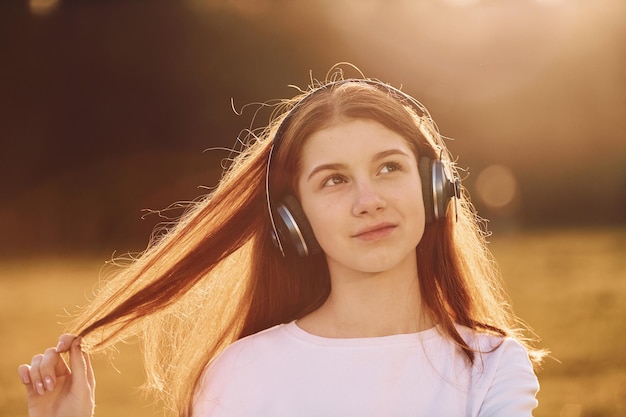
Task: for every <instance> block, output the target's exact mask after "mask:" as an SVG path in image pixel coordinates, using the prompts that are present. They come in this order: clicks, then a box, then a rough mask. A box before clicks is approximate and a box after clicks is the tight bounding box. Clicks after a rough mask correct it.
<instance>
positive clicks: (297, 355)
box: [193, 322, 539, 417]
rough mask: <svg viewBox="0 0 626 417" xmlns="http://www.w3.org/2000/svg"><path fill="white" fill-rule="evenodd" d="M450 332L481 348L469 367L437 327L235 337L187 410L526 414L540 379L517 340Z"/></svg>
mask: <svg viewBox="0 0 626 417" xmlns="http://www.w3.org/2000/svg"><path fill="white" fill-rule="evenodd" d="M458 329H459V332H460V333H461V335H462V337H463V338H464V339H465V340H466V341H467V343H468V344H469V346H470V347H473V348H475V349H478V350H480V351H481V352H483V353H477V355H476V361H475V363H474V365H473V366H470V365H469V363H468V361H467V358H466V356H465V355H464V354H463V353H462V352H460V350H459V349H458V348H457V347H456V345H455V344H454V343H453V342H451V341H450V340H449V339H447V338H445V337H444V336H443V335H442V334H441V332H440V331H439V329H438V328H437V327H434V328H432V329H429V330H426V331H423V332H419V333H413V334H399V335H392V336H384V337H373V338H350V339H336V338H325V337H320V336H315V335H312V334H310V333H307V332H305V331H304V330H302V329H301V328H300V327H298V326H297V324H296V323H295V322H291V323H288V324H282V325H278V326H275V327H272V328H271V329H267V330H265V331H262V332H259V333H257V334H255V335H252V336H248V337H246V338H243V339H241V340H238V341H237V342H235V343H233V344H232V345H230V346H229V347H228V348H226V349H225V350H224V351H223V352H222V354H220V355H219V356H218V357H217V358H216V359H215V360H214V361H213V362H212V363H211V364H210V365H209V366H208V368H207V370H206V371H205V373H204V376H203V378H202V381H201V384H200V386H199V390H198V392H197V394H196V398H195V401H194V414H193V415H194V417H252V416H254V417H266V416H267V417H281V416H284V417H309V416H310V417H332V416H337V417H339V416H341V417H352V416H354V417H368V416H371V417H383V416H394V417H401V416H413V417H418V416H419V417H422V416H423V417H447V416H467V417H469V416H480V417H488V416H489V417H491V416H502V417H518V416H519V417H522V416H523V417H528V416H531V415H532V410H533V409H534V408H535V407H536V406H537V400H536V399H535V395H536V393H537V391H538V390H539V384H538V381H537V378H536V376H535V374H534V372H533V368H532V365H531V363H530V360H529V358H528V354H527V352H526V350H525V349H524V348H523V347H522V345H520V344H519V343H518V342H517V341H515V340H513V339H506V338H505V339H504V340H502V339H501V338H497V337H495V336H489V335H484V334H478V333H474V332H473V331H471V330H470V329H467V328H464V327H459V328H458ZM500 342H502V344H501V346H499V347H497V348H496V349H495V350H494V347H495V346H497V345H498V343H500Z"/></svg>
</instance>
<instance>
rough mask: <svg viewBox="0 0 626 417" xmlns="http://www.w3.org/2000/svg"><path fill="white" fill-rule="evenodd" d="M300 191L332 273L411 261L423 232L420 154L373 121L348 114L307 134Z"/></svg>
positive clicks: (377, 268)
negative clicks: (418, 162) (342, 119)
mask: <svg viewBox="0 0 626 417" xmlns="http://www.w3.org/2000/svg"><path fill="white" fill-rule="evenodd" d="M297 184H298V192H299V196H300V202H301V204H302V208H303V209H304V213H305V214H306V216H307V218H308V220H309V221H310V223H311V226H312V227H313V231H314V233H315V237H316V238H317V240H318V242H319V243H320V246H321V247H322V249H323V250H324V252H325V254H326V258H327V261H328V265H329V268H330V271H331V273H333V272H338V271H341V270H343V271H347V270H350V271H359V272H365V273H378V272H383V271H388V270H392V269H394V268H399V267H400V268H401V267H403V266H406V265H413V266H414V265H415V262H416V261H415V248H416V246H417V244H418V243H419V241H420V239H421V238H422V235H423V233H424V224H425V217H424V203H423V201H422V190H421V181H420V177H419V172H418V168H417V158H416V156H415V154H414V153H413V151H412V150H411V148H410V146H409V145H408V144H407V142H406V141H405V140H404V138H403V137H402V136H400V135H398V134H397V133H395V132H393V131H391V130H389V129H387V128H386V127H384V126H383V125H381V124H380V123H378V122H375V121H372V120H367V119H346V120H345V121H341V122H339V123H336V124H334V125H332V126H330V127H328V128H326V129H323V130H320V131H318V132H316V133H314V134H312V135H311V136H309V137H308V138H307V141H306V143H305V145H304V148H303V150H302V155H301V166H300V172H299V177H298V183H297Z"/></svg>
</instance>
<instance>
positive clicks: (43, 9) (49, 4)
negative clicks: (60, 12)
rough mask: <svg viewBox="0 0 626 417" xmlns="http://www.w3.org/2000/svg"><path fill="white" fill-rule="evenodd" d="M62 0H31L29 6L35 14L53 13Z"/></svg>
mask: <svg viewBox="0 0 626 417" xmlns="http://www.w3.org/2000/svg"><path fill="white" fill-rule="evenodd" d="M59 3H60V0H29V1H28V7H29V9H30V11H31V13H32V14H34V15H40V16H42V15H47V14H50V13H52V12H53V11H54V10H55V9H56V8H57V7H58V6H59Z"/></svg>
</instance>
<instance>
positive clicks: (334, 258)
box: [18, 71, 542, 417]
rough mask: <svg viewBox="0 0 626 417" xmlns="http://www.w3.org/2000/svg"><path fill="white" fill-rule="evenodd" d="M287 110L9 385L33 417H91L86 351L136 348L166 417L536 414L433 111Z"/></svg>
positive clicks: (308, 97)
mask: <svg viewBox="0 0 626 417" xmlns="http://www.w3.org/2000/svg"><path fill="white" fill-rule="evenodd" d="M287 105H288V107H287V108H288V110H286V111H284V112H283V113H282V114H281V115H279V116H277V117H276V118H275V119H274V120H273V122H272V123H270V125H269V126H268V127H267V128H266V129H265V130H264V131H263V132H261V133H260V134H259V135H252V138H251V140H250V141H249V143H248V144H247V147H246V148H245V149H244V150H243V151H242V152H241V153H240V154H239V155H238V156H237V158H235V160H234V161H233V164H232V166H231V167H230V169H229V170H228V172H227V173H226V175H225V176H224V177H223V179H222V180H221V182H220V184H219V186H218V187H217V188H216V189H215V191H214V192H213V193H212V194H211V195H208V196H206V197H205V198H204V199H202V200H201V201H198V202H197V203H195V204H194V205H193V207H191V208H190V209H189V210H188V211H187V213H186V214H185V215H184V216H183V217H182V218H181V219H180V220H179V221H178V222H177V223H176V224H175V225H173V227H171V229H170V230H169V231H167V233H164V234H162V235H161V236H158V237H156V238H155V239H154V240H153V242H152V243H151V245H150V246H149V248H148V250H147V251H146V252H145V253H143V255H142V256H141V257H139V258H138V259H134V260H132V262H130V263H129V265H127V266H126V267H125V268H124V269H122V270H121V271H120V272H119V273H118V274H117V276H116V277H115V278H114V279H113V280H111V282H110V283H109V285H108V286H107V287H106V288H104V289H103V290H102V291H101V292H100V293H99V294H98V295H97V297H96V299H95V300H94V301H93V302H92V303H91V304H90V306H89V307H88V308H87V309H86V310H85V311H84V312H83V313H82V314H81V315H80V316H79V317H78V319H77V321H76V323H75V325H74V327H73V329H72V333H73V334H78V335H79V337H78V338H74V336H71V335H70V334H66V335H63V336H61V338H60V340H59V345H58V346H57V347H56V348H50V349H48V350H47V351H46V352H45V353H44V354H40V355H37V356H35V357H34V358H33V360H32V363H31V365H30V366H29V365H21V366H20V367H19V370H18V372H19V376H20V378H21V380H22V382H23V383H24V384H25V386H26V391H27V401H28V406H29V415H30V416H31V417H53V416H54V417H56V416H64V417H67V416H76V417H88V416H90V415H92V414H93V408H94V400H93V398H94V386H95V380H94V378H93V372H92V369H91V365H90V362H89V357H88V356H87V355H86V354H84V353H82V350H84V351H95V350H99V349H104V348H107V347H110V346H111V345H113V344H114V343H115V342H117V341H119V340H120V339H121V338H123V337H128V336H129V335H135V334H139V333H140V334H141V340H142V342H143V344H144V356H145V358H144V359H145V366H146V370H147V374H148V387H149V388H151V389H153V390H154V391H156V392H158V393H160V394H162V397H163V398H164V399H165V401H166V404H167V405H168V409H172V410H174V414H176V415H179V416H195V417H209V416H210V417H216V416H231V417H234V416H273V417H274V416H299V417H302V416H433V415H438V416H453V415H454V416H482V417H486V416H509V417H511V416H530V415H531V414H532V410H533V409H534V408H535V407H536V405H537V401H536V399H535V395H536V393H537V391H538V383H537V378H536V376H535V374H534V372H533V362H534V363H535V364H539V363H540V361H541V356H542V352H541V351H538V350H536V349H534V348H533V347H532V346H531V345H530V344H529V343H528V342H527V341H526V339H524V337H523V334H522V330H521V329H520V326H519V325H518V322H517V320H516V318H515V316H514V315H513V314H512V312H511V310H510V309H509V307H508V304H507V302H506V297H505V295H504V293H503V291H502V288H501V285H500V282H499V280H498V275H497V271H496V270H495V267H494V262H493V261H492V258H491V257H490V254H489V252H488V250H487V248H486V243H485V240H484V236H483V234H482V233H481V231H480V227H479V222H478V219H477V216H476V215H475V213H474V212H473V210H472V207H471V205H470V202H469V198H468V196H467V194H466V193H465V192H461V189H460V186H459V182H458V180H457V179H456V175H455V169H454V167H453V166H452V164H451V163H449V162H446V161H449V158H448V154H447V150H446V148H445V144H444V143H443V141H442V138H441V136H440V134H439V133H438V131H437V129H436V126H435V124H434V122H433V121H432V120H431V118H430V116H429V114H428V113H427V111H426V110H425V109H424V108H423V106H422V105H421V104H420V103H419V102H417V101H416V100H414V99H413V98H411V97H410V96H408V95H406V94H404V93H402V92H401V91H400V90H397V89H395V88H393V87H390V86H388V85H386V84H383V83H381V82H379V81H375V80H370V79H343V76H342V72H341V71H335V72H334V73H332V75H331V76H330V77H327V81H326V82H324V83H318V84H315V85H313V86H311V88H310V89H309V90H308V91H306V92H303V94H301V95H300V96H298V97H296V98H295V99H293V100H292V101H289V102H288V103H287ZM448 206H450V207H448ZM66 351H69V352H70V359H69V364H66V363H65V362H64V361H63V359H62V357H61V353H63V352H66Z"/></svg>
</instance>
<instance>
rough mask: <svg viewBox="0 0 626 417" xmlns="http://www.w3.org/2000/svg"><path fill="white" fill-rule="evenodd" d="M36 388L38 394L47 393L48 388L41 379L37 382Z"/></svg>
mask: <svg viewBox="0 0 626 417" xmlns="http://www.w3.org/2000/svg"><path fill="white" fill-rule="evenodd" d="M35 389H36V390H37V393H38V394H41V395H44V394H45V393H46V390H45V389H44V387H43V382H41V381H37V382H35Z"/></svg>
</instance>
